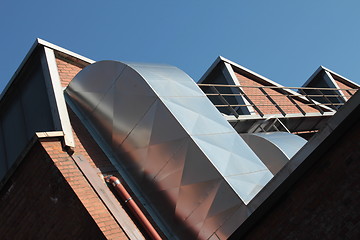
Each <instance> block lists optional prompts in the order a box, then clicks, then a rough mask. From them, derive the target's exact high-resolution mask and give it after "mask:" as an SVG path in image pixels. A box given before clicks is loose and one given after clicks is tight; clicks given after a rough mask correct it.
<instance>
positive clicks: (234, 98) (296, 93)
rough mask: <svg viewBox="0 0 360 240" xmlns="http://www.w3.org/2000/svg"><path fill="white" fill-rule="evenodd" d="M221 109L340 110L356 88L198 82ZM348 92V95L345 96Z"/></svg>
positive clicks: (270, 111) (272, 111)
mask: <svg viewBox="0 0 360 240" xmlns="http://www.w3.org/2000/svg"><path fill="white" fill-rule="evenodd" d="M198 86H199V87H200V88H201V89H202V90H203V91H204V93H205V94H206V96H208V98H209V99H210V100H211V101H212V103H213V104H214V105H215V107H217V108H218V109H219V111H220V112H223V113H226V114H230V115H234V116H235V117H239V116H240V115H248V114H251V113H255V114H258V115H260V116H261V117H263V116H264V115H266V114H276V113H280V114H282V115H283V116H285V115H287V114H290V113H301V114H302V115H306V114H307V113H312V112H319V113H321V114H324V113H325V112H334V111H337V110H338V109H339V108H340V107H341V106H343V105H344V104H345V102H346V101H347V100H348V99H347V98H349V97H351V96H352V95H354V94H355V93H356V91H357V90H358V89H353V88H346V89H344V88H315V87H279V86H242V85H223V84H198ZM345 95H346V96H345Z"/></svg>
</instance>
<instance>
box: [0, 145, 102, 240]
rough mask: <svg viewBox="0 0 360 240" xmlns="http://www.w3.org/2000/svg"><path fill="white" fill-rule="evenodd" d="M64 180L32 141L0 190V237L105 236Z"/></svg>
mask: <svg viewBox="0 0 360 240" xmlns="http://www.w3.org/2000/svg"><path fill="white" fill-rule="evenodd" d="M58 144H59V142H58ZM58 144H55V145H54V146H51V147H52V148H53V150H52V151H54V150H55V149H57V148H58ZM45 145H47V146H48V147H49V148H50V144H49V143H46V144H45ZM57 154H58V153H57ZM57 156H58V157H61V154H60V155H57ZM62 168H63V169H65V168H66V169H67V170H66V171H68V172H69V173H70V172H71V171H74V169H75V168H74V167H71V166H69V167H65V166H63V167H62ZM67 180H68V179H65V178H64V176H63V174H62V173H61V171H59V169H58V168H57V167H56V166H55V164H54V162H53V161H52V159H51V158H50V156H49V155H48V154H47V153H46V151H45V150H44V148H43V147H42V146H41V144H40V143H39V142H38V143H36V144H35V145H34V146H33V147H32V149H31V150H30V152H29V153H28V154H27V156H26V157H25V158H24V159H23V161H22V162H21V164H20V165H19V166H18V168H17V169H16V172H15V174H13V175H12V176H11V177H10V179H9V180H8V181H7V183H6V185H5V186H4V187H3V188H2V189H1V191H0V212H1V217H0V233H1V234H0V235H1V236H0V238H1V239H4V240H7V239H8V240H12V239H105V236H104V235H103V233H102V232H101V230H100V229H99V227H98V226H97V225H96V223H95V221H94V220H93V218H92V217H91V216H90V214H89V213H88V211H87V209H85V207H84V206H83V204H82V203H81V201H80V200H79V198H77V197H76V194H75V193H74V191H73V189H72V188H71V186H70V185H69V183H68V181H67Z"/></svg>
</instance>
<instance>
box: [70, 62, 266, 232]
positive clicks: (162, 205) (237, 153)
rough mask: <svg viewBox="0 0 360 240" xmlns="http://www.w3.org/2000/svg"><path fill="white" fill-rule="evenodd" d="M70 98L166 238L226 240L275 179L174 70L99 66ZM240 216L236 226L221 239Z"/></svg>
mask: <svg viewBox="0 0 360 240" xmlns="http://www.w3.org/2000/svg"><path fill="white" fill-rule="evenodd" d="M66 92H67V94H68V95H69V96H70V98H71V99H72V101H73V102H75V104H76V105H77V106H78V108H80V109H81V112H83V114H84V115H85V117H86V118H87V119H89V121H90V122H91V124H92V125H93V126H94V127H95V128H96V131H97V132H98V133H99V134H100V135H101V137H102V138H103V140H104V141H105V142H106V143H107V144H108V145H109V146H110V147H111V149H112V152H113V153H114V154H115V155H116V158H117V161H118V162H117V164H120V165H121V166H122V168H123V169H125V172H126V173H127V174H130V175H131V178H132V180H133V181H134V182H135V183H136V185H137V186H138V188H139V189H140V192H141V194H143V195H144V198H143V199H147V200H148V201H149V202H144V203H143V204H144V206H145V207H147V208H149V207H148V205H150V206H151V207H152V208H154V209H155V210H156V211H155V212H156V213H157V214H158V216H159V215H160V216H161V218H162V220H163V223H166V225H167V227H168V228H170V229H171V230H170V231H169V232H168V234H169V233H170V234H171V233H173V234H174V235H171V236H168V237H169V238H172V239H174V238H181V239H197V238H198V239H208V238H210V237H211V236H212V235H214V233H215V232H216V231H217V233H216V234H217V235H218V236H220V237H222V238H227V237H229V236H230V235H231V233H232V232H234V231H235V230H236V229H237V227H238V226H239V225H240V224H241V223H242V222H243V221H244V219H245V218H246V217H247V216H248V214H249V213H248V211H247V210H246V204H247V203H249V201H251V199H253V197H254V196H255V195H256V194H257V193H258V192H259V191H260V190H261V189H262V188H263V187H264V186H265V185H266V184H267V182H268V181H269V180H270V179H271V178H272V177H273V175H272V174H271V172H270V171H269V169H268V168H267V167H266V166H265V165H264V164H263V162H262V161H261V160H260V159H259V158H258V157H257V156H256V154H255V153H254V152H253V151H252V150H251V149H250V147H249V146H248V145H247V144H246V143H245V141H244V140H243V139H242V138H241V137H240V136H239V135H238V134H237V133H236V131H235V130H234V129H233V128H232V127H231V126H230V124H229V123H228V122H227V121H226V120H225V119H224V118H223V117H222V116H221V114H220V113H219V112H218V111H217V109H216V108H215V107H214V106H213V104H212V103H211V102H210V101H209V100H208V98H207V97H206V96H205V94H204V93H203V92H202V91H201V90H200V89H199V87H198V86H197V85H196V83H195V82H194V81H193V80H192V79H191V78H190V77H189V76H188V75H187V74H185V73H184V72H183V71H181V70H180V69H178V68H176V67H172V66H168V65H151V64H125V63H121V62H115V61H101V62H97V63H95V64H92V65H90V66H88V67H86V68H85V69H83V70H82V71H81V72H80V73H79V74H78V75H77V76H76V77H75V78H74V79H73V80H72V82H71V83H70V85H69V87H68V88H67V90H66ZM127 181H130V180H129V179H127ZM144 201H145V200H144ZM148 203H150V204H148ZM235 211H237V212H238V213H241V214H238V215H237V216H238V218H237V220H236V221H233V222H231V223H230V224H229V225H228V226H226V228H225V229H226V230H224V232H219V231H220V230H218V229H219V228H220V226H222V224H223V223H224V222H225V220H226V219H228V218H229V217H231V216H232V215H233V214H234V212H235ZM222 229H224V228H222Z"/></svg>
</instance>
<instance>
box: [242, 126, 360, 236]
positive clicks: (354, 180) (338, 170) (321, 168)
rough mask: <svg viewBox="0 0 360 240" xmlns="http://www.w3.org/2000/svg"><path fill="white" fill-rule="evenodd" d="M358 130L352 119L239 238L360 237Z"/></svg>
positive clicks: (359, 154)
mask: <svg viewBox="0 0 360 240" xmlns="http://www.w3.org/2000/svg"><path fill="white" fill-rule="evenodd" d="M359 135H360V124H359V122H357V123H356V126H354V127H353V128H352V129H350V130H348V132H346V133H345V134H344V135H343V136H342V137H340V138H339V139H338V140H337V142H336V143H335V146H328V147H329V149H328V152H326V153H325V154H324V155H323V156H321V157H320V158H319V159H318V160H317V162H316V163H315V164H314V165H313V166H312V168H311V169H310V170H309V171H308V172H307V173H306V174H305V175H303V176H302V177H301V179H300V180H299V181H298V182H297V183H296V184H295V185H293V186H292V187H291V189H290V190H289V191H288V192H287V193H286V194H284V196H282V197H281V198H280V200H279V201H278V202H277V203H276V205H275V206H273V208H272V209H271V210H270V211H269V212H268V213H267V214H266V215H265V216H264V217H263V218H262V219H261V220H259V222H257V223H256V224H255V225H254V227H253V228H252V229H251V230H250V231H249V232H248V233H247V235H246V236H245V237H244V239H249V240H250V239H360V204H359V202H360V184H359V182H360V162H359V161H360V142H359Z"/></svg>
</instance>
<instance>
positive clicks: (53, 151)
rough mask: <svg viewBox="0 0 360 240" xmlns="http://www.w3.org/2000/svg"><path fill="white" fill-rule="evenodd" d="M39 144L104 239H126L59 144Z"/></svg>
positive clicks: (44, 142) (48, 142)
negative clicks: (98, 228)
mask: <svg viewBox="0 0 360 240" xmlns="http://www.w3.org/2000/svg"><path fill="white" fill-rule="evenodd" d="M41 143H42V145H43V147H44V149H45V150H46V151H47V153H48V154H49V156H50V157H51V158H52V160H53V161H54V163H55V165H56V166H57V167H58V169H59V170H60V172H61V174H62V175H63V176H64V177H65V179H66V181H67V182H68V183H69V185H70V186H71V188H72V189H73V190H74V192H75V194H76V195H77V197H78V198H79V199H80V201H81V202H82V204H83V205H84V206H85V208H86V210H87V211H88V212H89V214H90V215H91V216H92V218H93V219H94V220H95V222H96V224H97V225H98V226H99V227H100V229H101V231H102V232H103V233H104V235H105V236H106V238H107V239H128V238H127V236H126V235H125V233H124V232H123V230H122V229H121V227H120V226H119V225H118V223H117V222H116V221H115V219H114V218H113V216H112V215H111V213H110V212H109V211H108V210H107V208H106V207H105V205H104V204H103V202H102V201H101V200H100V199H99V197H98V195H97V194H96V193H95V192H94V190H93V188H92V187H91V186H90V184H89V183H88V182H87V180H86V179H85V177H84V175H83V174H82V172H81V171H80V170H79V169H78V167H77V166H76V164H75V162H74V160H73V159H72V158H71V157H70V156H69V154H68V153H67V152H65V151H63V150H62V145H61V142H60V141H53V140H49V141H42V142H41ZM119 207H120V205H119Z"/></svg>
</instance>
